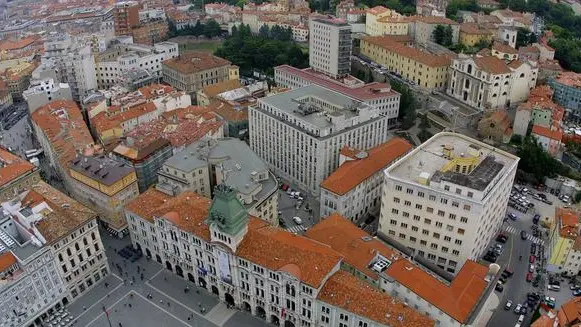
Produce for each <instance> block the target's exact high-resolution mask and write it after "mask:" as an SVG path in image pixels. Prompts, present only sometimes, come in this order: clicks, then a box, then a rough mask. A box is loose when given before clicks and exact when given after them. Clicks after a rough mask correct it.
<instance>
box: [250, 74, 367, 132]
mask: <svg viewBox="0 0 581 327" xmlns="http://www.w3.org/2000/svg"><path fill="white" fill-rule="evenodd" d="M309 97H310V98H316V99H319V100H321V101H323V102H326V103H329V104H331V105H333V106H336V107H339V108H340V109H339V110H337V111H335V112H334V113H333V115H340V114H344V115H345V119H349V118H352V117H356V116H358V113H357V111H354V110H351V109H352V108H368V109H371V108H370V107H369V106H367V105H366V104H364V103H362V102H360V101H358V100H356V99H354V98H351V97H348V96H346V95H343V94H341V93H338V92H335V91H332V90H329V89H326V88H324V87H321V86H318V85H314V84H311V85H307V86H303V87H300V88H296V89H294V90H291V91H288V92H284V93H279V94H277V95H273V96H269V97H265V98H261V99H259V100H258V101H259V102H262V103H265V104H268V105H270V106H273V107H275V108H276V109H278V110H280V111H284V112H285V113H287V114H288V115H289V116H291V117H293V118H296V119H297V120H299V121H305V122H307V123H310V124H313V125H315V126H317V127H319V128H326V127H332V126H333V124H332V123H331V122H329V120H328V119H327V117H325V115H322V114H321V112H322V111H324V110H319V111H314V112H312V113H309V114H303V113H302V112H301V111H302V108H301V102H300V100H301V99H307V98H309ZM327 112H328V113H330V111H327Z"/></svg>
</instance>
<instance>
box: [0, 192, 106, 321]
mask: <svg viewBox="0 0 581 327" xmlns="http://www.w3.org/2000/svg"><path fill="white" fill-rule="evenodd" d="M0 210H1V211H0V228H1V229H0V258H1V260H0V277H2V278H1V282H0V326H1V327H12V326H46V323H43V320H45V318H47V316H48V315H50V314H52V313H54V311H55V310H58V309H60V308H62V307H63V306H65V305H67V304H68V303H70V302H72V301H74V300H75V298H76V297H78V296H79V295H81V294H83V293H85V292H86V291H88V290H90V289H91V288H93V287H94V286H95V285H97V283H98V282H99V281H101V280H102V279H103V278H104V277H105V276H106V275H107V274H108V273H109V267H108V263H107V257H106V256H105V249H104V247H103V243H102V242H101V237H100V235H99V230H98V229H97V223H96V220H95V219H96V214H95V213H94V212H93V211H91V210H89V209H88V208H86V207H84V206H82V205H81V204H79V203H78V202H76V201H74V200H73V199H71V198H69V197H67V196H66V195H64V194H62V193H60V192H59V191H57V190H56V189H54V188H52V187H51V186H50V185H48V184H46V183H44V182H40V183H38V184H35V185H33V186H31V188H30V189H29V190H26V191H24V192H23V193H21V194H20V195H19V196H17V197H16V198H14V199H12V200H11V201H8V202H4V203H2V207H1V208H0Z"/></svg>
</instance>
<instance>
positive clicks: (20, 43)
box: [0, 36, 38, 51]
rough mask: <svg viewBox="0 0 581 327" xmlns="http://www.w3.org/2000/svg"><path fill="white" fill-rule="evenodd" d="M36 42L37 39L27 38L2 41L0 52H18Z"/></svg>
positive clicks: (33, 37)
mask: <svg viewBox="0 0 581 327" xmlns="http://www.w3.org/2000/svg"><path fill="white" fill-rule="evenodd" d="M36 40H38V37H35V36H29V37H25V38H23V39H19V40H15V41H12V40H4V41H1V42H0V51H11V50H20V49H23V48H26V47H27V46H29V45H31V44H33V43H34V42H36Z"/></svg>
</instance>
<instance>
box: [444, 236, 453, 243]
mask: <svg viewBox="0 0 581 327" xmlns="http://www.w3.org/2000/svg"><path fill="white" fill-rule="evenodd" d="M451 240H452V238H451V237H450V236H444V241H446V242H450V241H451Z"/></svg>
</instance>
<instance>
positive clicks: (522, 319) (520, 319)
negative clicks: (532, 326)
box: [518, 315, 525, 324]
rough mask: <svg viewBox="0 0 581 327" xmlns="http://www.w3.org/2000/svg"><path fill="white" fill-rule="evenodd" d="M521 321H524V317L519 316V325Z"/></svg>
mask: <svg viewBox="0 0 581 327" xmlns="http://www.w3.org/2000/svg"><path fill="white" fill-rule="evenodd" d="M523 321H525V315H520V316H519V317H518V323H519V324H520V323H522V322H523Z"/></svg>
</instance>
